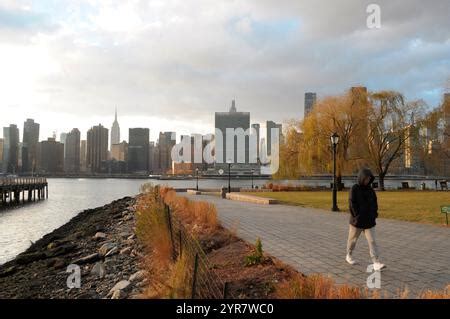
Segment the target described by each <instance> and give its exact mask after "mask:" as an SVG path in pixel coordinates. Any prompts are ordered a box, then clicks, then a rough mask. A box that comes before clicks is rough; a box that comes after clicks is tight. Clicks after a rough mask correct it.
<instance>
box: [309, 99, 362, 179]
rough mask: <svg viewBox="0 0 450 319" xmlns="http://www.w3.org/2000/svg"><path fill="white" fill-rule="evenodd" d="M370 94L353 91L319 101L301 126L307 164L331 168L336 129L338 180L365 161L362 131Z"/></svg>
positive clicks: (324, 169) (311, 167)
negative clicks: (359, 161) (333, 135)
mask: <svg viewBox="0 0 450 319" xmlns="http://www.w3.org/2000/svg"><path fill="white" fill-rule="evenodd" d="M367 107H368V103H367V95H364V94H361V95H359V94H358V95H357V94H355V92H353V91H350V92H348V93H347V94H345V95H340V96H331V97H327V98H325V99H322V100H319V101H318V102H317V104H316V105H315V107H314V109H313V111H312V112H311V113H310V115H309V116H308V117H307V118H306V119H305V120H304V122H303V125H302V131H303V134H304V136H303V140H304V163H305V164H307V165H309V168H310V170H311V171H320V172H323V171H328V172H330V171H331V164H332V148H331V142H330V136H331V135H332V134H333V133H334V132H336V133H337V134H338V135H339V136H340V138H339V144H338V147H337V154H336V155H337V175H338V180H339V179H340V176H342V174H344V173H348V172H353V171H354V170H355V167H357V163H356V161H358V160H362V159H363V158H364V156H365V152H366V148H367V147H366V143H365V141H364V139H361V134H363V133H362V132H363V131H364V127H365V125H367V119H366V118H367Z"/></svg>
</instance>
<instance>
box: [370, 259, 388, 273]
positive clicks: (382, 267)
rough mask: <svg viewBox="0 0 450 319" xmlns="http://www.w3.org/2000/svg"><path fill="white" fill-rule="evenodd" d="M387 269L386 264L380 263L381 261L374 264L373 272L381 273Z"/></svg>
mask: <svg viewBox="0 0 450 319" xmlns="http://www.w3.org/2000/svg"><path fill="white" fill-rule="evenodd" d="M384 268H386V265H385V264H382V263H380V262H379V261H377V262H375V263H373V270H374V271H380V270H381V269H384Z"/></svg>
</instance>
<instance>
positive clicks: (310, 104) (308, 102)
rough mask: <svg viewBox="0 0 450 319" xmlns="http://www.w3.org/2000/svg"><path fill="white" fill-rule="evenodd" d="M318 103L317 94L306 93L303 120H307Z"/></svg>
mask: <svg viewBox="0 0 450 319" xmlns="http://www.w3.org/2000/svg"><path fill="white" fill-rule="evenodd" d="M316 101H317V94H316V93H313V92H306V93H305V104H304V106H305V107H304V114H303V118H306V117H307V116H308V114H309V113H311V111H312V109H313V108H314V105H315V104H316Z"/></svg>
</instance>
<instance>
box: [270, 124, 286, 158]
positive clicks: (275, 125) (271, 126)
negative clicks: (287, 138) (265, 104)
mask: <svg viewBox="0 0 450 319" xmlns="http://www.w3.org/2000/svg"><path fill="white" fill-rule="evenodd" d="M273 128H274V129H278V141H279V143H280V144H281V142H282V134H283V126H282V124H278V123H275V122H273V121H267V122H266V141H267V146H266V147H267V155H272V135H271V132H272V129H273Z"/></svg>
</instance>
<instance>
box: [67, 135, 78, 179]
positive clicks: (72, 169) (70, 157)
mask: <svg viewBox="0 0 450 319" xmlns="http://www.w3.org/2000/svg"><path fill="white" fill-rule="evenodd" d="M64 153H65V156H64V171H65V172H67V173H79V172H80V131H79V130H78V129H77V128H74V129H73V130H72V131H70V133H67V136H66V144H65V146H64Z"/></svg>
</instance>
